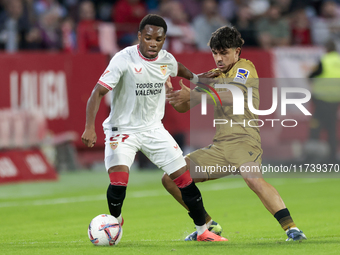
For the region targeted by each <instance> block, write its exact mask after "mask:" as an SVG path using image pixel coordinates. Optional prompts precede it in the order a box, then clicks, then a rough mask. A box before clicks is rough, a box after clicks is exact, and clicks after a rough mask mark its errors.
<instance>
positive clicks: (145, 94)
mask: <svg viewBox="0 0 340 255" xmlns="http://www.w3.org/2000/svg"><path fill="white" fill-rule="evenodd" d="M177 68H178V67H177V61H176V59H175V58H174V56H173V55H172V54H170V53H169V52H167V51H165V50H161V51H160V52H159V53H158V56H157V57H156V58H154V59H147V58H145V57H144V56H143V55H142V54H141V53H140V51H139V45H134V46H130V47H127V48H125V49H123V50H121V51H120V52H118V53H117V54H116V55H115V56H114V57H113V58H112V59H111V61H110V63H109V65H108V67H107V69H106V70H105V72H104V73H103V74H102V76H101V77H100V79H99V81H98V83H99V84H100V85H102V86H104V87H105V88H107V89H109V90H112V92H113V93H112V102H111V112H110V115H109V117H108V118H107V119H106V120H105V121H104V122H103V127H104V130H112V131H118V132H126V133H134V132H143V131H146V130H150V129H153V128H156V127H159V126H162V122H161V120H162V119H163V116H164V110H165V81H166V80H167V79H168V77H169V75H170V76H172V77H175V76H177Z"/></svg>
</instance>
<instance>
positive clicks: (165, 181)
mask: <svg viewBox="0 0 340 255" xmlns="http://www.w3.org/2000/svg"><path fill="white" fill-rule="evenodd" d="M162 184H163V186H164V188H166V189H167V190H168V189H170V188H171V186H173V185H175V184H174V182H173V180H171V178H170V176H169V175H168V174H166V173H164V174H163V176H162Z"/></svg>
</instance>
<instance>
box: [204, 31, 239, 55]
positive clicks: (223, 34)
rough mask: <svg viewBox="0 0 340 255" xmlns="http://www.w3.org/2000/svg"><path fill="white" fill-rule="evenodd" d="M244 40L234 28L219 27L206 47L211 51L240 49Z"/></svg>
mask: <svg viewBox="0 0 340 255" xmlns="http://www.w3.org/2000/svg"><path fill="white" fill-rule="evenodd" d="M243 44H244V40H243V39H242V37H241V34H240V32H239V31H237V29H236V28H235V27H228V26H224V27H220V28H219V29H217V30H216V31H215V32H214V33H212V35H211V37H210V40H209V43H208V46H210V48H211V49H212V50H218V51H220V50H224V49H227V48H238V47H240V48H242V45H243Z"/></svg>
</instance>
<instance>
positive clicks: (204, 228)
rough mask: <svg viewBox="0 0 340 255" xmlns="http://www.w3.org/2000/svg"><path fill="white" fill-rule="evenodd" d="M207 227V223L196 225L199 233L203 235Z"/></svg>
mask: <svg viewBox="0 0 340 255" xmlns="http://www.w3.org/2000/svg"><path fill="white" fill-rule="evenodd" d="M207 229H208V228H207V224H204V225H203V226H197V225H196V230H197V235H202V234H203V233H204V231H206V230H207Z"/></svg>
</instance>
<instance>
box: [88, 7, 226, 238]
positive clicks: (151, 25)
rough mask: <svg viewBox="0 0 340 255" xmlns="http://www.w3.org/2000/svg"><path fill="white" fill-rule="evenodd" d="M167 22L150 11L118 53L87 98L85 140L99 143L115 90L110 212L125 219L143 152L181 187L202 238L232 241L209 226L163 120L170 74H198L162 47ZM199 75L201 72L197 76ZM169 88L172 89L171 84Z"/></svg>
mask: <svg viewBox="0 0 340 255" xmlns="http://www.w3.org/2000/svg"><path fill="white" fill-rule="evenodd" d="M166 30H167V25H166V23H165V21H164V19H163V18H162V17H160V16H158V15H154V14H149V15H147V16H145V17H144V18H143V20H142V21H141V23H140V26H139V32H138V40H139V44H138V45H134V46H130V47H127V48H125V49H123V50H121V51H120V52H118V53H117V54H116V55H115V56H114V57H113V58H112V59H111V61H110V63H109V65H108V67H107V69H106V70H105V71H104V73H103V74H102V76H101V77H100V78H99V81H98V83H97V84H96V86H95V87H94V89H93V91H92V94H91V96H90V98H89V100H88V102H87V108H86V125H85V131H84V133H83V135H82V141H83V142H84V144H86V145H87V146H88V147H93V146H94V144H95V143H96V139H97V136H96V132H95V125H94V124H95V117H96V114H97V111H98V108H99V105H100V102H101V99H102V97H103V96H104V95H105V94H106V93H107V92H108V91H110V90H112V92H113V97H112V104H111V112H110V115H109V117H108V118H107V119H106V120H105V121H104V123H103V127H104V132H105V135H106V138H105V167H106V169H107V171H108V174H109V177H110V185H109V187H108V190H107V201H108V206H109V210H110V213H111V215H113V216H114V217H116V218H117V219H118V220H119V222H120V223H121V224H123V222H124V221H123V218H122V215H121V208H122V205H123V201H124V199H125V194H126V187H127V184H128V179H129V169H130V167H131V165H132V163H133V160H134V157H135V155H136V152H137V151H142V152H143V153H144V154H145V155H146V156H147V157H148V158H149V159H150V160H151V161H152V162H153V163H154V164H156V165H157V166H158V167H159V168H161V169H162V170H163V171H164V172H166V173H167V174H168V175H169V176H170V178H171V179H172V180H173V181H174V182H175V183H176V185H177V186H178V187H179V189H180V191H181V194H182V199H183V201H184V203H185V204H186V205H187V207H188V208H189V215H190V217H191V218H192V219H193V221H194V223H195V225H196V229H197V232H198V237H197V240H198V241H227V239H225V238H224V237H220V236H218V235H216V234H214V233H212V232H210V231H208V229H207V226H206V224H205V210H204V206H203V201H202V197H201V193H200V191H199V189H198V188H197V187H196V185H195V183H194V182H193V180H192V178H191V176H190V172H189V170H188V169H187V168H186V162H185V160H184V158H183V153H182V150H181V149H180V148H179V146H178V145H177V143H176V142H175V140H174V139H173V138H172V136H171V135H170V134H169V133H168V131H166V130H165V129H164V127H163V124H162V122H161V120H162V118H163V116H164V108H165V89H166V87H165V82H166V80H167V79H168V78H169V76H172V77H174V76H181V77H183V78H186V79H188V80H189V79H191V80H193V79H195V75H194V74H192V73H191V72H190V71H189V70H188V69H187V68H186V67H184V66H183V65H182V64H181V63H178V62H177V61H176V59H175V58H174V57H173V55H172V54H170V53H169V52H167V51H165V50H162V46H163V44H164V40H165V37H166ZM196 78H197V76H196ZM168 89H170V88H168Z"/></svg>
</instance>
